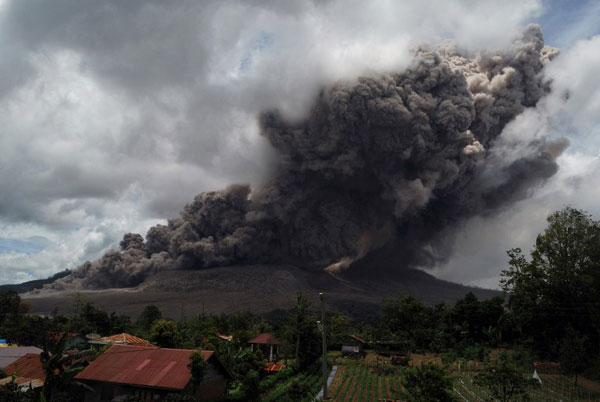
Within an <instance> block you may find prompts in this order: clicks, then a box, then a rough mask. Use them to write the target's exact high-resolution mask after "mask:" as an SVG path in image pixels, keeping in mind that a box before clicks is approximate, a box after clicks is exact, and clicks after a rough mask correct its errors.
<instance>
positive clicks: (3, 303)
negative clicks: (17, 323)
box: [0, 290, 21, 325]
mask: <svg viewBox="0 0 600 402" xmlns="http://www.w3.org/2000/svg"><path fill="white" fill-rule="evenodd" d="M20 303H21V297H19V295H18V294H17V292H15V291H14V290H2V291H0V325H2V324H3V323H4V321H5V320H6V319H7V317H9V316H10V315H14V314H18V313H19V305H20Z"/></svg>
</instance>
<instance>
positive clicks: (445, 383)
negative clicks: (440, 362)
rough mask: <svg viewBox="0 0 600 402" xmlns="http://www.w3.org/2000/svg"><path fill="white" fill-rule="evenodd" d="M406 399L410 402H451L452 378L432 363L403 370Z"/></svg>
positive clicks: (452, 397)
mask: <svg viewBox="0 0 600 402" xmlns="http://www.w3.org/2000/svg"><path fill="white" fill-rule="evenodd" d="M401 382H402V386H403V387H404V390H405V392H404V398H406V400H407V401H410V402H429V401H439V402H450V401H455V400H456V399H455V398H454V396H452V378H451V377H450V374H448V372H447V371H446V370H444V369H443V368H442V367H440V366H437V365H435V364H432V363H428V364H425V365H423V366H421V367H407V368H405V369H403V370H402V377H401Z"/></svg>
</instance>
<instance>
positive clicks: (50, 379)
mask: <svg viewBox="0 0 600 402" xmlns="http://www.w3.org/2000/svg"><path fill="white" fill-rule="evenodd" d="M68 340H69V337H68V334H67V333H63V334H62V335H61V336H60V338H59V339H58V341H56V342H52V341H49V340H48V339H45V341H44V345H43V351H42V353H41V354H40V361H41V362H42V367H43V369H44V374H45V376H46V380H45V382H44V387H43V388H42V394H43V397H45V400H47V401H52V400H53V397H56V396H57V395H58V394H64V393H68V391H69V390H70V387H71V386H73V385H75V386H79V387H83V388H87V389H90V388H89V387H88V386H87V385H85V384H83V383H81V382H78V381H73V378H74V377H75V376H76V375H77V374H78V373H79V372H81V371H82V370H83V369H84V368H85V366H84V364H83V362H82V361H81V359H82V358H83V357H85V356H89V355H91V354H93V353H94V352H93V351H92V350H83V351H79V352H75V353H67V352H66V347H67V341H68Z"/></svg>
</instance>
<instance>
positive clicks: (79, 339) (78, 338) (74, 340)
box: [48, 332, 88, 349]
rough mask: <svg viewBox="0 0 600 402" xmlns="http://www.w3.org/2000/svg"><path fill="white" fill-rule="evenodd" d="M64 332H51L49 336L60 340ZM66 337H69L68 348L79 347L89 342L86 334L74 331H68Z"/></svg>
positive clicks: (54, 339)
mask: <svg viewBox="0 0 600 402" xmlns="http://www.w3.org/2000/svg"><path fill="white" fill-rule="evenodd" d="M63 334H64V333H63V332H49V333H48V336H49V338H50V339H52V340H53V341H55V342H56V341H58V340H59V339H60V338H61V336H63ZM66 337H67V343H66V345H65V348H66V349H77V348H78V347H79V346H80V345H85V344H87V341H88V340H87V338H86V337H85V336H84V335H81V334H78V333H73V332H67V333H66Z"/></svg>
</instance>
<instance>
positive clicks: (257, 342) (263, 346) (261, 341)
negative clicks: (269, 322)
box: [249, 333, 281, 362]
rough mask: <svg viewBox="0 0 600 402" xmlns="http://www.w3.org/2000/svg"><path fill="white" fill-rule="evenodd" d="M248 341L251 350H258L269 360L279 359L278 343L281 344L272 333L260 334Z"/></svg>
mask: <svg viewBox="0 0 600 402" xmlns="http://www.w3.org/2000/svg"><path fill="white" fill-rule="evenodd" d="M249 343H250V345H251V346H252V350H260V351H261V352H262V353H263V354H264V355H265V356H269V359H268V361H269V362H273V361H276V360H278V359H279V345H281V342H280V341H279V339H277V338H275V337H274V336H273V335H271V334H269V333H264V334H260V335H259V336H257V337H256V338H254V339H252V340H251V341H250V342H249Z"/></svg>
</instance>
